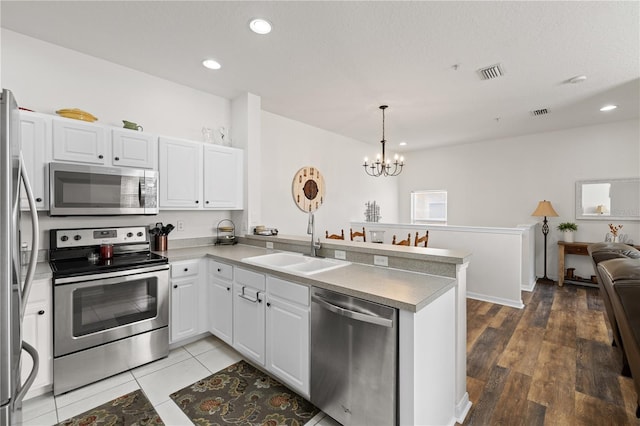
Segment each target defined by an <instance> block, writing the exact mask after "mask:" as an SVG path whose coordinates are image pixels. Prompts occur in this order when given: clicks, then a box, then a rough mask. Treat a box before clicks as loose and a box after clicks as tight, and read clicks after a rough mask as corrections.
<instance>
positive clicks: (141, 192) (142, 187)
mask: <svg viewBox="0 0 640 426" xmlns="http://www.w3.org/2000/svg"><path fill="white" fill-rule="evenodd" d="M146 192H147V187H146V182H145V178H144V176H142V177H141V178H140V180H139V181H138V202H139V203H140V207H144V205H145V202H144V200H145V198H146Z"/></svg>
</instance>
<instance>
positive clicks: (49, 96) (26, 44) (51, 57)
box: [1, 29, 230, 248]
mask: <svg viewBox="0 0 640 426" xmlns="http://www.w3.org/2000/svg"><path fill="white" fill-rule="evenodd" d="M1 40H2V49H1V55H2V56H1V70H2V71H1V72H2V87H3V88H8V89H10V90H11V91H13V93H14V95H15V96H16V99H17V100H18V102H19V105H20V106H22V107H25V108H29V109H33V110H36V111H38V112H43V113H51V114H55V111H56V110H57V109H60V108H80V109H83V110H85V111H88V112H90V113H92V114H93V115H95V116H96V117H98V119H99V122H100V123H105V124H110V125H115V126H121V125H122V121H121V120H123V119H125V120H131V121H135V122H137V123H139V124H141V125H142V126H144V130H145V131H148V132H150V133H156V134H161V135H165V136H174V137H179V138H186V139H192V140H202V127H205V126H206V127H219V126H225V127H227V128H228V127H229V124H230V101H229V100H228V99H224V98H221V97H219V96H214V95H210V94H207V93H204V92H201V91H198V90H194V89H191V88H189V87H185V86H181V85H178V84H175V83H171V82H169V81H166V80H162V79H160V78H157V77H153V76H150V75H148V74H144V73H141V72H138V71H134V70H131V69H129V68H125V67H122V66H120V65H116V64H113V63H110V62H106V61H103V60H101V59H96V58H94V57H91V56H88V55H84V54H81V53H78V52H75V51H72V50H69V49H64V48H61V47H59V46H56V45H53V44H49V43H44V42H42V41H39V40H36V39H33V38H30V37H25V36H23V35H21V34H18V33H15V32H12V31H8V30H4V29H3V30H2V39H1ZM23 216H24V218H23V223H22V226H21V228H22V230H23V234H24V235H23V241H27V240H28V239H29V238H30V228H29V225H28V223H25V220H26V217H27V216H28V215H23ZM39 217H40V219H41V228H42V230H43V232H42V238H41V248H48V233H47V230H48V229H51V228H65V227H89V226H125V225H129V224H131V225H142V224H145V225H146V224H154V223H155V222H164V223H165V224H167V223H173V224H174V225H175V224H176V221H177V220H183V221H184V223H185V230H184V231H181V232H179V231H177V230H175V231H173V232H172V233H171V234H170V235H169V241H171V239H178V238H179V239H182V238H193V237H200V236H211V235H215V225H216V224H217V223H218V221H220V220H222V219H224V218H228V217H229V212H190V211H187V212H162V213H161V214H159V215H157V216H119V217H102V218H89V217H75V218H51V217H48V216H46V214H40V215H39ZM169 244H171V243H170V242H169Z"/></svg>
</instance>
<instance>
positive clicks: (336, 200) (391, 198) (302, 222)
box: [254, 111, 398, 236]
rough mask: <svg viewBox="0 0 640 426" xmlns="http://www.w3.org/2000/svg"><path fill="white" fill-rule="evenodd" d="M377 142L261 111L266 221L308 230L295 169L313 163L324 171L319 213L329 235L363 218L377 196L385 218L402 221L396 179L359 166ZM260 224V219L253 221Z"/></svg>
mask: <svg viewBox="0 0 640 426" xmlns="http://www.w3.org/2000/svg"><path fill="white" fill-rule="evenodd" d="M374 151H375V146H373V145H370V144H365V143H363V142H360V141H357V140H355V139H350V138H347V137H344V136H340V135H338V134H335V133H331V132H328V131H326V130H322V129H319V128H317V127H312V126H309V125H306V124H303V123H300V122H298V121H294V120H290V119H288V118H285V117H282V116H279V115H276V114H272V113H269V112H264V111H263V113H262V215H261V218H262V221H263V222H264V223H263V225H265V226H268V227H274V228H278V230H279V231H280V233H281V234H288V235H304V234H306V230H307V221H308V214H307V213H304V212H302V211H301V210H299V209H298V207H297V206H296V204H295V203H294V201H293V196H292V194H291V183H292V180H293V177H294V176H295V173H296V172H297V171H298V170H299V169H300V168H301V167H304V166H314V167H316V168H317V169H318V170H319V171H320V172H321V173H323V174H324V179H325V186H326V194H325V195H326V196H325V202H324V204H323V205H322V206H321V207H320V208H319V209H318V211H317V212H316V214H315V220H316V232H317V233H318V234H319V235H320V234H321V235H322V236H324V233H325V230H328V231H329V232H330V233H337V232H340V229H344V231H345V234H346V235H348V234H349V222H352V221H362V220H364V210H365V206H364V204H365V203H366V202H367V201H373V200H376V201H377V202H378V204H379V205H380V206H381V215H382V216H383V218H384V221H385V222H395V221H397V220H398V213H397V197H396V191H397V187H396V185H397V180H396V179H397V178H395V177H394V178H374V177H371V176H367V175H366V174H365V171H364V169H363V167H362V166H361V165H360V164H361V163H362V159H363V158H364V157H365V156H366V155H367V154H369V153H371V152H374ZM254 225H255V224H254Z"/></svg>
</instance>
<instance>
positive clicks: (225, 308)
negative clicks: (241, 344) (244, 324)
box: [207, 259, 233, 345]
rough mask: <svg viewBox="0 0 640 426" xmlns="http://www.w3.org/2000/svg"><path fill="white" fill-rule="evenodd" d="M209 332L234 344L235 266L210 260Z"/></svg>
mask: <svg viewBox="0 0 640 426" xmlns="http://www.w3.org/2000/svg"><path fill="white" fill-rule="evenodd" d="M208 269H209V280H208V286H207V287H208V291H209V293H208V295H207V298H208V302H209V305H208V307H207V312H208V313H209V332H210V333H211V334H213V335H215V336H217V337H218V338H219V339H220V340H222V341H223V342H225V343H227V344H229V345H233V281H232V280H233V266H231V265H227V264H226V263H221V262H218V261H215V260H212V259H210V260H209V265H208Z"/></svg>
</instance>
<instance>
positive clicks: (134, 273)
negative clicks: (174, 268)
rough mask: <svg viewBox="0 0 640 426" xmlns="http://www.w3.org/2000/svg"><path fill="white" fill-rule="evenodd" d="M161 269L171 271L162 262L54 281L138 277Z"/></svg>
mask: <svg viewBox="0 0 640 426" xmlns="http://www.w3.org/2000/svg"><path fill="white" fill-rule="evenodd" d="M159 271H169V265H168V264H162V265H160V266H149V267H147V268H139V269H126V270H123V271H114V272H104V273H100V274H91V275H81V276H77V277H66V278H54V280H53V281H54V285H59V284H72V283H80V282H86V281H95V280H108V279H110V278H122V277H135V278H136V279H137V278H139V277H140V275H142V274H147V273H154V272H159ZM113 281H114V283H117V282H120V281H122V280H120V279H118V280H113ZM91 285H93V284H91Z"/></svg>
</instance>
